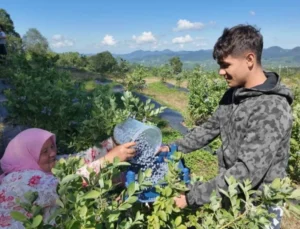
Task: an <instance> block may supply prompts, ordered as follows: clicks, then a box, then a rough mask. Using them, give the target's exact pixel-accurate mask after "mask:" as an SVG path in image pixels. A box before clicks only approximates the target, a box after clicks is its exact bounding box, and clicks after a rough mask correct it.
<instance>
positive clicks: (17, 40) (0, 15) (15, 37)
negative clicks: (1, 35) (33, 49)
mask: <svg viewBox="0 0 300 229" xmlns="http://www.w3.org/2000/svg"><path fill="white" fill-rule="evenodd" d="M0 25H2V26H3V27H4V32H5V34H6V40H7V42H6V47H7V51H8V55H12V54H14V55H15V54H18V53H19V52H20V51H21V50H22V40H21V37H20V35H19V34H18V33H17V32H16V31H15V26H14V22H13V21H12V19H11V18H10V15H9V14H8V13H7V12H6V11H5V10H4V9H1V8H0Z"/></svg>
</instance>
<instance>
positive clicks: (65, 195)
mask: <svg viewBox="0 0 300 229" xmlns="http://www.w3.org/2000/svg"><path fill="white" fill-rule="evenodd" d="M0 23H1V24H4V25H5V27H6V28H7V30H8V31H7V33H8V44H9V47H8V48H9V55H8V56H7V59H6V64H5V65H3V66H0V68H1V69H0V75H1V78H7V79H8V80H9V81H10V83H11V85H12V86H13V87H12V88H11V89H8V90H6V92H5V95H6V96H7V99H8V102H7V103H6V107H7V109H8V111H9V120H8V121H9V122H10V123H14V124H22V125H26V126H31V127H40V128H44V129H47V130H49V131H52V132H54V133H56V134H57V136H58V139H57V141H58V146H59V152H60V153H73V152H76V151H80V150H83V149H86V148H87V147H90V146H92V145H95V144H99V142H100V141H102V140H104V139H106V138H107V137H108V136H111V134H112V130H113V128H114V126H115V125H116V124H118V123H120V122H122V121H123V120H125V119H126V118H127V117H130V116H134V117H135V118H137V119H138V120H142V121H146V122H148V123H149V124H153V125H157V126H158V127H160V128H161V130H162V132H163V142H164V143H169V142H172V141H174V140H175V139H176V138H179V137H181V134H180V133H178V132H177V131H175V130H173V129H171V128H170V127H169V126H168V124H167V123H166V122H165V121H163V120H161V119H159V118H158V115H159V114H160V113H161V112H162V111H163V110H164V107H163V108H158V109H156V108H155V107H154V104H151V102H150V100H148V101H147V102H146V103H143V102H141V101H140V100H139V99H138V98H136V97H135V96H133V94H132V92H133V91H138V92H141V93H145V94H147V95H149V96H151V97H152V98H155V99H156V100H158V101H159V102H161V103H163V105H165V106H168V107H171V108H174V109H177V110H178V111H180V112H181V113H184V117H185V124H186V125H187V126H189V127H192V126H194V125H195V123H197V124H199V123H202V122H203V121H205V120H206V119H207V118H208V117H209V116H210V115H211V114H212V113H213V112H214V110H215V108H216V107H217V105H218V101H219V99H220V97H221V95H222V94H223V92H224V91H225V90H226V85H225V83H224V82H223V81H222V80H221V78H219V77H218V76H217V74H216V73H215V72H206V71H204V70H203V69H201V67H199V66H198V67H196V68H194V69H192V70H184V69H182V63H181V61H180V58H178V57H174V58H172V59H170V61H169V63H168V64H165V65H162V66H160V67H145V66H140V65H134V64H130V63H128V62H127V61H125V60H123V59H115V58H114V57H113V56H112V55H111V54H110V53H109V52H103V53H99V54H97V55H95V56H91V57H86V56H82V55H80V54H79V53H64V54H56V53H53V52H51V50H50V49H49V46H48V44H47V41H46V40H45V39H44V38H43V36H42V34H40V33H39V31H38V30H36V29H30V30H29V31H28V33H27V34H26V35H25V36H24V37H23V39H21V38H20V36H19V35H18V34H17V33H16V32H15V31H14V26H13V22H12V20H11V19H10V17H9V15H8V14H7V12H5V11H4V10H2V9H1V10H0ZM74 69H75V70H76V71H77V73H78V72H79V73H78V74H77V75H76V77H74V75H75V74H74ZM69 70H71V71H69ZM297 74H298V73H297ZM297 74H296V75H287V76H283V80H284V81H286V82H289V83H290V82H291V79H293V80H294V78H293V77H295V79H297V80H299V78H297V77H298V76H297ZM81 76H84V77H81ZM104 76H106V77H107V78H110V79H112V80H113V81H114V82H116V83H121V84H122V85H123V86H124V88H125V93H124V94H119V93H114V92H113V91H112V90H111V86H110V85H107V86H101V85H97V84H92V86H90V87H89V90H87V84H86V81H87V80H95V79H97V78H103V77H104ZM85 77H86V78H85ZM149 77H152V79H153V78H155V79H156V80H155V81H156V82H152V83H147V80H149ZM166 82H175V83H176V82H177V88H176V87H175V88H172V89H170V88H168V87H167V86H166V84H165V83H166ZM180 85H186V87H187V89H188V90H189V92H188V93H187V92H184V91H180V92H179V91H178V88H180V87H179V86H180ZM290 86H291V87H293V91H294V94H295V102H294V103H293V115H294V126H293V132H292V139H291V156H290V161H289V167H288V172H289V173H288V174H289V177H290V178H286V179H282V180H280V179H276V180H274V182H273V183H272V184H271V185H269V186H265V188H264V190H263V191H253V190H252V189H251V182H250V181H244V182H242V183H240V182H237V181H236V180H234V178H232V177H228V178H227V183H228V184H229V188H228V190H220V192H221V196H219V195H217V194H216V193H214V194H213V195H212V196H211V203H210V204H206V205H204V206H202V207H200V208H197V210H195V209H192V208H186V209H183V210H182V209H179V208H177V207H176V206H175V204H174V200H173V198H174V197H175V196H177V195H179V194H180V193H182V192H184V191H186V190H187V187H186V185H185V184H184V183H183V182H182V181H181V179H180V177H181V176H182V172H181V171H180V170H179V169H178V161H179V160H180V159H182V160H184V161H185V164H186V166H187V167H189V168H190V169H191V172H192V182H197V181H206V180H209V179H211V178H213V177H214V176H215V175H216V173H217V160H216V158H215V156H214V155H212V153H213V152H214V151H215V150H216V149H217V148H218V147H219V146H220V144H221V143H220V140H219V139H216V140H215V141H214V142H213V143H211V144H210V146H209V147H210V151H211V152H209V151H206V150H204V149H202V150H199V151H196V152H193V153H191V154H189V155H182V154H181V153H179V152H178V153H176V154H175V155H174V157H173V160H170V161H169V172H168V174H167V175H166V177H165V182H166V184H167V185H166V186H164V187H161V186H156V190H157V192H158V193H159V194H160V196H159V198H157V199H156V201H155V202H154V203H153V204H150V206H149V205H146V204H143V203H140V202H139V201H138V198H137V196H138V193H139V192H141V191H142V190H144V189H145V188H147V187H149V186H151V184H149V182H146V180H145V178H146V177H149V176H150V174H151V171H146V172H145V173H142V172H140V173H139V175H138V179H137V181H136V182H135V183H131V184H130V185H128V186H127V187H126V186H124V185H122V184H116V183H114V182H113V180H114V178H116V177H117V176H120V173H121V172H122V171H126V168H127V166H128V163H124V162H122V163H121V162H119V161H118V159H116V160H115V161H114V162H113V163H112V164H108V165H107V166H106V167H105V168H104V169H103V170H102V171H101V173H99V174H96V173H94V172H91V174H90V177H89V178H88V179H87V180H86V182H87V184H88V185H87V186H85V185H84V186H83V185H82V177H80V176H78V175H75V173H76V170H77V169H78V168H79V167H80V166H81V165H82V164H83V161H82V160H81V159H80V158H75V157H73V158H70V159H68V160H60V161H59V162H58V163H57V165H56V167H55V169H53V173H54V175H55V176H56V177H57V178H58V179H59V186H58V189H57V191H58V194H59V197H60V198H59V200H58V201H57V204H58V209H57V211H56V212H55V213H54V214H53V217H52V218H51V221H49V222H43V220H42V209H41V208H40V207H39V206H37V205H35V204H34V201H35V200H36V198H37V194H36V193H28V194H27V195H26V199H27V202H26V203H21V205H22V206H23V207H24V208H25V209H26V211H28V212H29V213H31V214H30V215H32V217H26V216H24V215H22V214H20V213H18V212H13V213H12V216H13V217H14V218H15V219H16V220H19V221H22V222H23V223H24V225H26V227H27V228H52V227H53V226H52V225H53V222H55V224H56V227H55V228H119V229H124V228H147V229H152V228H153V229H159V228H161V229H165V228H177V229H184V228H199V229H200V228H201V229H202V228H203V229H204V228H264V227H265V226H266V225H268V224H269V222H270V218H272V217H274V215H272V214H269V212H268V207H270V206H275V205H276V206H282V207H283V208H284V209H285V212H286V214H287V215H288V214H292V215H294V216H295V217H296V216H297V214H299V213H300V208H299V206H297V205H294V204H292V203H291V202H290V201H291V200H294V199H299V198H300V190H299V189H297V188H296V186H295V183H297V182H299V181H300V180H299V177H300V153H299V151H300V132H299V131H300V116H299V114H300V90H299V88H298V87H297V86H298V85H297V84H296V85H295V86H294V85H290ZM174 98H179V100H180V101H179V102H178V103H175V102H174V101H175V100H174ZM183 105H184V106H183ZM221 197H223V199H226V200H227V201H228V203H229V206H228V208H226V209H225V208H222V199H221ZM284 203H286V204H285V205H284Z"/></svg>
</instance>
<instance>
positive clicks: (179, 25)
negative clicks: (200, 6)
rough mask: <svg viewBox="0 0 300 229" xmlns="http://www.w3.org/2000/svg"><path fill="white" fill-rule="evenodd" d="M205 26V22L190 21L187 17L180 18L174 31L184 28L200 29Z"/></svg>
mask: <svg viewBox="0 0 300 229" xmlns="http://www.w3.org/2000/svg"><path fill="white" fill-rule="evenodd" d="M203 27H204V24H203V23H201V22H190V21H188V20H186V19H180V20H179V21H178V22H177V27H176V28H174V31H182V30H199V29H202V28H203Z"/></svg>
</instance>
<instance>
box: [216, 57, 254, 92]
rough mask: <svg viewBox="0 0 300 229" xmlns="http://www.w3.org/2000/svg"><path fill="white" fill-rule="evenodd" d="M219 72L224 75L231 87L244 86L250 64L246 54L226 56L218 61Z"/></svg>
mask: <svg viewBox="0 0 300 229" xmlns="http://www.w3.org/2000/svg"><path fill="white" fill-rule="evenodd" d="M218 64H219V66H220V69H219V74H220V75H221V76H223V77H224V79H225V80H226V82H227V84H228V86H229V87H243V86H244V85H245V83H246V81H247V76H248V72H249V66H248V64H247V59H246V57H244V56H240V57H233V56H231V55H229V56H227V57H225V58H224V59H223V60H221V61H219V62H218Z"/></svg>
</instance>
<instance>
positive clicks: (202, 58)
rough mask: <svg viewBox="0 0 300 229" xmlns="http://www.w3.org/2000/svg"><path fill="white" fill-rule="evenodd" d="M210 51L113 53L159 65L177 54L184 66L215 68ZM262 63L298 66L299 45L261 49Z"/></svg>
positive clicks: (299, 59) (136, 60)
mask: <svg viewBox="0 0 300 229" xmlns="http://www.w3.org/2000/svg"><path fill="white" fill-rule="evenodd" d="M212 51H213V50H212V49H207V50H198V51H172V50H169V49H165V50H162V51H143V50H137V51H134V52H131V53H128V54H114V56H115V57H117V58H122V59H125V60H127V61H129V62H131V63H138V64H143V65H146V66H159V65H161V64H165V63H168V60H169V59H170V58H172V57H174V56H178V57H180V59H181V61H182V62H183V64H184V67H186V68H190V67H193V66H194V65H195V64H201V65H204V66H205V67H207V68H215V67H217V64H216V62H215V60H214V59H213V58H212ZM262 63H263V65H264V66H268V67H278V66H288V67H300V46H299V47H295V48H293V49H283V48H281V47H279V46H272V47H270V48H266V49H264V50H263V54H262Z"/></svg>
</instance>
